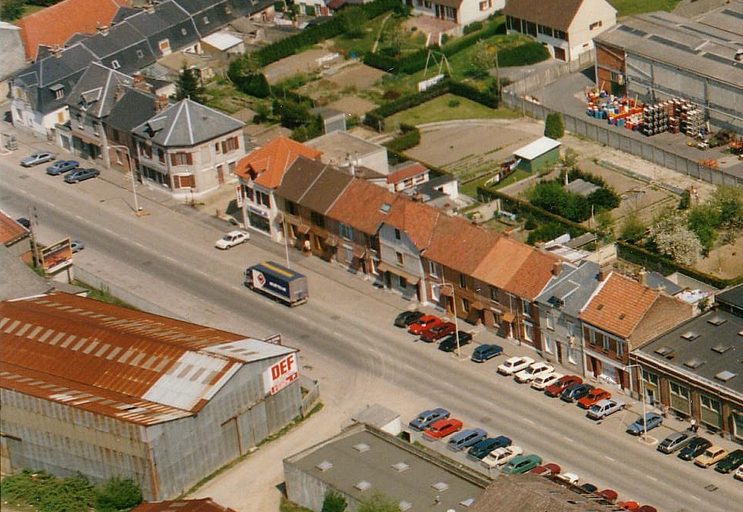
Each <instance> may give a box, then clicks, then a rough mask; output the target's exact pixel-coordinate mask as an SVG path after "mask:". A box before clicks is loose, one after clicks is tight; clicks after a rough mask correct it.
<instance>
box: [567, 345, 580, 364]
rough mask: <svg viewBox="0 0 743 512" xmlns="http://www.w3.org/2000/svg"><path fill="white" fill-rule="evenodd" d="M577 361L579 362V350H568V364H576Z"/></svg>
mask: <svg viewBox="0 0 743 512" xmlns="http://www.w3.org/2000/svg"><path fill="white" fill-rule="evenodd" d="M577 361H578V349H576V348H569V349H568V362H569V363H570V364H576V362H577Z"/></svg>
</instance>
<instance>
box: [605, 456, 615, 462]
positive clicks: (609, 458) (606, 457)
mask: <svg viewBox="0 0 743 512" xmlns="http://www.w3.org/2000/svg"><path fill="white" fill-rule="evenodd" d="M604 458H605V459H607V460H610V461H612V462H616V461H615V460H614V459H612V458H611V457H609V456H608V455H604Z"/></svg>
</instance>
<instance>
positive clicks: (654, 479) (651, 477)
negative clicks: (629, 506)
mask: <svg viewBox="0 0 743 512" xmlns="http://www.w3.org/2000/svg"><path fill="white" fill-rule="evenodd" d="M645 476H646V477H648V478H649V479H650V480H652V481H653V482H657V481H658V479H657V478H655V477H654V476H650V475H645Z"/></svg>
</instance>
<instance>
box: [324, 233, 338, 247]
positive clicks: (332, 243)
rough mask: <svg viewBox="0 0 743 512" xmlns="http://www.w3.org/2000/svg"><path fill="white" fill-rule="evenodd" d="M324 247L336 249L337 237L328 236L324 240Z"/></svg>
mask: <svg viewBox="0 0 743 512" xmlns="http://www.w3.org/2000/svg"><path fill="white" fill-rule="evenodd" d="M325 245H327V246H328V247H338V237H337V236H335V235H328V238H326V239H325Z"/></svg>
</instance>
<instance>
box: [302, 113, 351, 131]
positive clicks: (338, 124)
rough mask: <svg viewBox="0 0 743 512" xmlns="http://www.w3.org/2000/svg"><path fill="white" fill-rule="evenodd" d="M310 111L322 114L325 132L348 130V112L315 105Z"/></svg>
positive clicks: (318, 114)
mask: <svg viewBox="0 0 743 512" xmlns="http://www.w3.org/2000/svg"><path fill="white" fill-rule="evenodd" d="M310 113H312V114H315V115H317V116H320V118H321V119H322V124H323V129H324V130H325V133H331V132H336V131H338V132H345V131H346V114H345V113H343V112H341V111H340V110H336V109H334V108H328V107H315V108H313V109H311V110H310Z"/></svg>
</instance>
